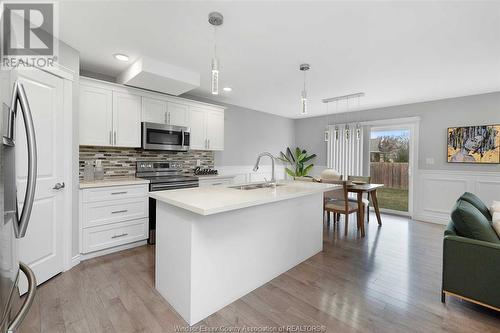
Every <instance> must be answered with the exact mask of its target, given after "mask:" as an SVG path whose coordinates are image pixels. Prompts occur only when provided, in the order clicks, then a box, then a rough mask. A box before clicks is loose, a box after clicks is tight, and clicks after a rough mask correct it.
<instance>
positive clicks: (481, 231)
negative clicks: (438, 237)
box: [451, 199, 500, 244]
mask: <svg viewBox="0 0 500 333" xmlns="http://www.w3.org/2000/svg"><path fill="white" fill-rule="evenodd" d="M451 219H452V221H453V224H454V226H455V228H456V229H457V231H458V233H459V235H460V236H463V237H467V238H472V239H477V240H482V241H485V242H491V243H496V244H500V238H498V236H497V234H496V232H495V230H494V229H493V227H492V226H491V224H490V222H489V221H488V220H487V219H486V217H485V216H484V215H483V214H482V213H481V212H480V211H479V209H477V208H476V207H475V206H474V205H472V204H471V203H470V202H468V201H466V200H461V199H459V200H457V202H456V203H455V206H454V207H453V209H452V211H451Z"/></svg>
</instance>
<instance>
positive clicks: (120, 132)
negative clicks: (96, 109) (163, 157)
mask: <svg viewBox="0 0 500 333" xmlns="http://www.w3.org/2000/svg"><path fill="white" fill-rule="evenodd" d="M113 145H114V146H116V147H140V146H141V96H138V95H134V94H130V93H122V92H115V91H113Z"/></svg>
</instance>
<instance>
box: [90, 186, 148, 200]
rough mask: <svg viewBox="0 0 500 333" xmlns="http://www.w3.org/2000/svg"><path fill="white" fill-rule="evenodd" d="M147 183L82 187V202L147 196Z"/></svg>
mask: <svg viewBox="0 0 500 333" xmlns="http://www.w3.org/2000/svg"><path fill="white" fill-rule="evenodd" d="M147 195H148V185H147V184H144V185H127V186H110V187H98V188H89V189H84V190H83V193H82V196H83V197H82V201H83V202H101V201H106V200H118V199H128V198H137V197H147Z"/></svg>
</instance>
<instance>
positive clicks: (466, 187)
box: [414, 169, 500, 224]
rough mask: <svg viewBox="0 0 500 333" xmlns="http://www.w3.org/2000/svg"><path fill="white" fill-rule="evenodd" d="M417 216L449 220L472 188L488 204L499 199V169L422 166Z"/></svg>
mask: <svg viewBox="0 0 500 333" xmlns="http://www.w3.org/2000/svg"><path fill="white" fill-rule="evenodd" d="M417 183H418V186H417V188H416V190H417V195H416V197H417V200H416V210H415V214H414V218H415V219H416V220H420V221H425V222H433V223H439V224H447V223H448V222H449V220H450V212H451V208H452V207H453V205H454V203H455V201H456V200H457V199H458V197H459V196H461V195H462V194H463V193H464V192H472V193H474V194H476V195H477V196H479V198H481V200H483V201H484V203H485V204H486V205H487V206H489V205H490V204H491V202H492V201H493V200H500V172H480V171H450V170H423V169H420V170H419V172H418V182H417Z"/></svg>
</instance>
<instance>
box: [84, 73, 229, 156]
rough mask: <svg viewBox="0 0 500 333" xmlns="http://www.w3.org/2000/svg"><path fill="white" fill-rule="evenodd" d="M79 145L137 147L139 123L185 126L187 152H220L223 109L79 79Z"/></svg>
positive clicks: (222, 140)
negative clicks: (189, 138)
mask: <svg viewBox="0 0 500 333" xmlns="http://www.w3.org/2000/svg"><path fill="white" fill-rule="evenodd" d="M80 85H81V88H80V110H79V114H80V145H86V146H111V147H130V148H137V147H141V122H143V121H144V122H152V123H159V124H167V125H175V126H187V127H190V129H191V142H190V145H191V149H196V150H223V149H224V108H223V107H220V106H216V105H211V104H207V103H202V102H197V101H191V100H187V99H183V98H178V97H173V96H168V95H165V94H159V93H154V92H148V91H144V90H141V89H136V88H131V87H125V86H121V85H118V84H114V83H109V82H104V81H99V80H95V79H90V78H84V77H82V78H81V79H80Z"/></svg>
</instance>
